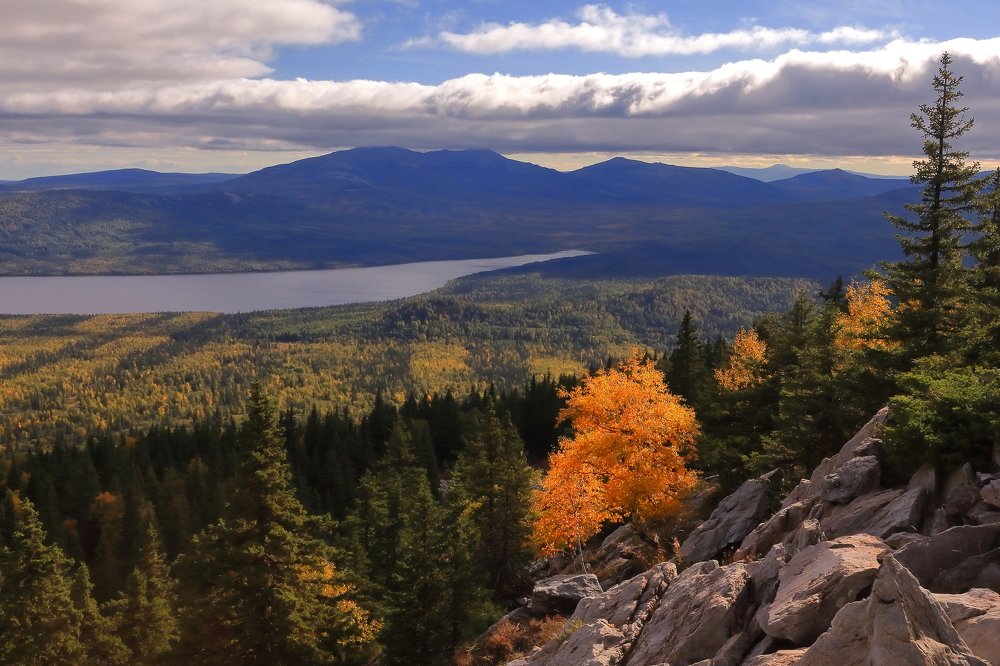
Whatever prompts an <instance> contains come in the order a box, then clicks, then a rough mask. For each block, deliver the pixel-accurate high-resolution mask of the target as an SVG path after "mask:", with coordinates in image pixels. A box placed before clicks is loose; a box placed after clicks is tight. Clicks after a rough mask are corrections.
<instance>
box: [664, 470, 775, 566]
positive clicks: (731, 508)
mask: <svg viewBox="0 0 1000 666" xmlns="http://www.w3.org/2000/svg"><path fill="white" fill-rule="evenodd" d="M775 477H776V472H771V473H770V474H766V475H764V476H761V477H758V478H756V479H750V480H749V481H746V482H744V483H743V485H741V486H740V487H739V488H737V489H736V492H734V493H733V494H732V495H729V496H728V497H726V498H725V499H723V500H722V501H721V502H719V506H717V507H716V508H715V511H713V512H712V515H711V516H710V517H709V519H708V520H706V521H705V522H703V523H702V524H701V525H699V526H698V527H697V528H695V529H694V531H692V532H691V534H690V535H689V536H688V538H687V539H685V540H684V542H683V543H682V544H681V557H682V558H684V561H685V562H691V563H694V562H703V561H705V560H709V559H711V558H713V557H715V556H716V555H718V554H719V553H721V552H722V551H724V550H726V549H727V548H731V547H732V546H735V545H738V544H739V543H740V542H741V541H743V538H744V537H746V535H747V534H749V533H750V532H751V530H753V529H754V528H755V527H757V525H758V524H760V522H761V521H762V520H764V518H766V517H767V509H768V506H767V505H768V492H769V491H770V488H771V483H772V481H773V480H774V479H775Z"/></svg>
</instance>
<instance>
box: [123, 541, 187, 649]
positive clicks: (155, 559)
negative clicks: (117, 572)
mask: <svg viewBox="0 0 1000 666" xmlns="http://www.w3.org/2000/svg"><path fill="white" fill-rule="evenodd" d="M176 587H177V586H176V583H175V581H174V580H173V578H172V577H171V576H170V569H169V567H168V566H167V561H166V557H165V556H164V554H163V546H162V544H161V543H160V537H159V535H158V534H157V532H156V528H155V527H154V526H153V524H152V522H150V523H149V524H148V526H147V531H146V534H145V536H144V538H143V539H142V545H141V548H140V551H139V558H138V560H137V561H136V565H135V568H133V569H132V572H131V573H130V574H129V576H128V578H127V579H126V580H125V589H124V590H123V591H122V592H121V594H120V595H119V597H118V598H117V599H115V600H114V601H112V602H110V603H109V604H108V610H109V611H110V612H111V615H112V617H113V619H114V622H115V625H116V626H117V632H118V635H119V636H120V637H121V638H122V641H123V642H124V643H125V645H126V647H128V649H129V650H130V651H131V653H132V662H131V663H133V664H137V665H138V664H142V665H144V664H161V663H164V661H165V660H166V659H167V657H168V655H169V654H170V652H171V650H173V647H174V644H175V643H176V641H177V639H178V637H179V635H180V631H179V625H178V622H177V614H176V610H175V608H176V604H177V590H176Z"/></svg>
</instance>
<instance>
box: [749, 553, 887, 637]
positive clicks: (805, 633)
mask: <svg viewBox="0 0 1000 666" xmlns="http://www.w3.org/2000/svg"><path fill="white" fill-rule="evenodd" d="M888 551H889V547H888V546H886V545H885V543H884V542H883V541H882V540H881V539H878V538H876V537H873V536H870V535H867V534H857V535H852V536H848V537H842V538H840V539H834V540H833V541H824V542H822V543H819V544H817V545H815V546H810V547H808V548H806V549H805V550H803V551H802V552H800V553H799V554H798V555H796V556H795V557H793V558H792V559H791V560H790V561H789V562H788V564H787V565H786V566H784V567H782V569H781V570H780V572H779V573H778V580H779V584H778V592H777V594H776V595H775V597H774V601H773V603H771V606H770V609H769V610H768V612H767V618H766V621H765V624H764V631H765V632H766V633H767V634H768V635H769V636H772V637H774V638H780V639H784V640H787V641H791V642H792V643H795V644H796V645H809V644H810V643H812V642H813V641H814V640H815V639H816V638H817V637H818V636H819V635H820V634H822V633H823V632H824V631H826V629H827V627H829V626H830V622H831V621H832V620H833V618H834V616H835V615H836V614H837V611H838V610H840V609H841V608H842V607H843V606H845V605H846V604H848V603H850V602H852V601H856V600H858V599H859V598H860V597H862V596H864V595H867V593H868V590H869V588H871V585H872V582H873V581H874V580H875V574H876V572H877V571H878V568H879V559H880V558H881V557H882V556H883V555H885V553H887V552H888Z"/></svg>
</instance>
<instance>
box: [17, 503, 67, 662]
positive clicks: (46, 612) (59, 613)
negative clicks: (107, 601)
mask: <svg viewBox="0 0 1000 666" xmlns="http://www.w3.org/2000/svg"><path fill="white" fill-rule="evenodd" d="M7 493H8V497H10V496H12V494H11V493H10V491H9V490H8V491H7ZM18 513H19V515H18V517H17V520H16V523H15V525H14V529H13V533H12V535H11V540H10V544H9V545H6V546H0V664H39V665H43V664H44V665H48V664H52V665H53V666H55V665H57V664H80V663H86V660H87V653H86V650H85V649H84V646H83V643H81V641H80V628H81V624H82V622H83V612H82V611H81V610H80V608H79V607H78V606H77V604H76V603H74V599H73V575H72V571H71V569H72V564H71V562H70V560H69V558H68V557H66V555H65V554H64V553H63V552H62V550H60V549H59V547H58V546H54V545H48V544H46V543H45V530H44V529H43V528H42V524H41V522H40V521H39V520H38V514H37V513H36V512H35V509H34V507H33V506H32V504H31V502H30V501H28V500H22V501H21V503H20V507H19V511H18Z"/></svg>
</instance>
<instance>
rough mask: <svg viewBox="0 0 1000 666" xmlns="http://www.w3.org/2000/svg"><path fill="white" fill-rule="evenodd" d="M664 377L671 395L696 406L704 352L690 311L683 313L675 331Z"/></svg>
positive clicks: (703, 369) (703, 376) (702, 374)
mask: <svg viewBox="0 0 1000 666" xmlns="http://www.w3.org/2000/svg"><path fill="white" fill-rule="evenodd" d="M665 375H666V378H667V386H668V387H669V388H670V391H671V392H672V393H674V394H675V395H679V396H681V397H683V398H684V399H685V400H687V401H688V402H689V403H692V404H697V396H696V391H697V389H698V385H699V384H700V382H701V381H702V380H703V379H704V378H705V363H704V351H703V350H702V345H701V341H700V340H699V339H698V330H697V328H696V327H695V325H694V320H693V319H692V317H691V311H690V310H685V311H684V318H683V319H682V320H681V326H680V328H679V329H678V330H677V343H676V345H675V346H674V349H673V351H672V352H670V362H669V364H668V366H667V371H666V373H665Z"/></svg>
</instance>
